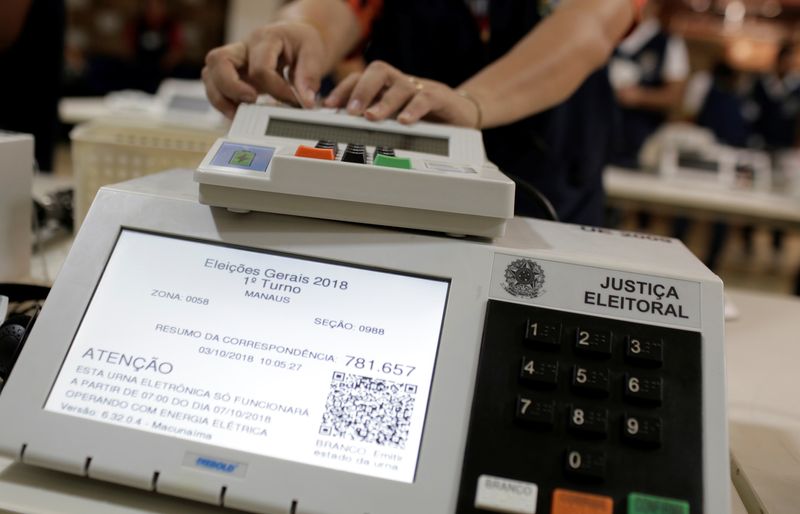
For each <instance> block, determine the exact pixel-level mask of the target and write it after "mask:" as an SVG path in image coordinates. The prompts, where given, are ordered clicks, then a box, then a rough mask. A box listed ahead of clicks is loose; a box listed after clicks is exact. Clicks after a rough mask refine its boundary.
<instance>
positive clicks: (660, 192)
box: [603, 167, 800, 227]
mask: <svg viewBox="0 0 800 514" xmlns="http://www.w3.org/2000/svg"><path fill="white" fill-rule="evenodd" d="M603 182H604V185H605V189H606V194H607V196H608V200H609V202H610V203H611V204H617V205H626V204H635V205H644V206H648V207H655V208H660V209H663V210H667V211H672V212H674V213H680V214H686V213H687V212H692V213H693V214H695V215H700V216H701V217H718V216H723V217H726V218H730V219H735V220H743V221H752V220H755V221H767V222H770V223H774V224H779V225H788V226H792V227H800V197H794V196H791V195H788V194H779V193H770V192H759V191H745V190H731V189H726V188H723V187H722V186H719V185H717V184H715V183H713V182H709V181H704V180H693V179H689V178H678V177H675V178H668V177H663V176H660V175H657V174H655V173H646V172H642V171H636V170H628V169H623V168H616V167H608V168H606V170H605V172H604V173H603Z"/></svg>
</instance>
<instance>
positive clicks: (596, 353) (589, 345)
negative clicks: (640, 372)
mask: <svg viewBox="0 0 800 514" xmlns="http://www.w3.org/2000/svg"><path fill="white" fill-rule="evenodd" d="M562 331H563V330H562V325H561V323H560V322H553V321H545V320H541V319H528V322H527V325H526V328H525V339H526V340H527V341H529V342H532V343H537V344H538V345H539V346H540V347H543V348H546V349H550V350H554V351H555V350H559V349H560V347H561V335H562ZM611 339H612V333H611V331H610V330H597V329H593V328H591V327H578V328H577V330H576V334H575V342H574V347H575V350H576V351H577V352H578V353H580V354H582V355H585V356H588V357H600V358H603V357H610V356H611V351H612V348H611ZM663 348H664V344H663V341H662V340H661V339H648V338H642V337H634V336H626V338H625V358H626V359H627V360H628V361H630V362H632V363H634V364H639V365H643V366H660V365H661V364H662V363H663V360H664V355H663V352H664V350H663Z"/></svg>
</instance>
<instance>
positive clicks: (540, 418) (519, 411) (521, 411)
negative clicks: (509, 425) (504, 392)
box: [514, 394, 556, 428]
mask: <svg viewBox="0 0 800 514" xmlns="http://www.w3.org/2000/svg"><path fill="white" fill-rule="evenodd" d="M555 411H556V402H555V401H554V400H540V399H538V398H533V397H531V396H528V395H523V394H521V395H518V396H517V407H516V410H515V413H514V417H515V418H516V420H517V421H520V422H522V423H525V424H530V425H535V426H538V427H542V428H548V427H552V426H553V423H554V422H555Z"/></svg>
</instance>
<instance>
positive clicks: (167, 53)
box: [126, 0, 185, 93]
mask: <svg viewBox="0 0 800 514" xmlns="http://www.w3.org/2000/svg"><path fill="white" fill-rule="evenodd" d="M126 32H127V34H126V35H127V38H128V46H129V49H130V56H131V60H132V67H133V69H132V74H131V80H132V81H133V83H132V84H131V87H133V88H135V89H141V90H142V91H146V92H148V93H155V92H156V90H157V89H158V85H159V84H161V81H162V80H164V79H165V78H167V77H170V76H172V73H173V72H174V71H176V70H177V68H178V66H179V64H180V63H181V60H182V59H183V58H184V55H185V48H184V42H183V33H182V29H181V24H180V22H179V21H178V19H177V18H176V17H175V16H174V15H173V13H172V11H171V10H170V7H169V5H168V4H167V1H166V0H145V2H144V3H143V6H142V9H141V12H140V13H139V14H138V15H137V16H136V17H135V18H134V19H133V21H132V23H131V24H130V25H129V27H128V28H127V31H126Z"/></svg>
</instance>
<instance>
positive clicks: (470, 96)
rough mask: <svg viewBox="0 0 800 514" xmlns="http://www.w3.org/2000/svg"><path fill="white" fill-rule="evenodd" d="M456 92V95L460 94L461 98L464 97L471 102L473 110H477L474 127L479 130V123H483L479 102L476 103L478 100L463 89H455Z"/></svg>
mask: <svg viewBox="0 0 800 514" xmlns="http://www.w3.org/2000/svg"><path fill="white" fill-rule="evenodd" d="M456 93H458V95H459V96H461V97H462V98H466V99H467V100H469V101H470V102H472V105H474V106H475V110H476V111H478V120H477V121H476V122H475V127H474V128H476V129H477V130H480V129H481V125H482V124H483V109H481V104H480V103H478V100H476V99H475V97H474V96H472V95H471V94H469V92H467V91H465V90H463V89H458V90H456Z"/></svg>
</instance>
